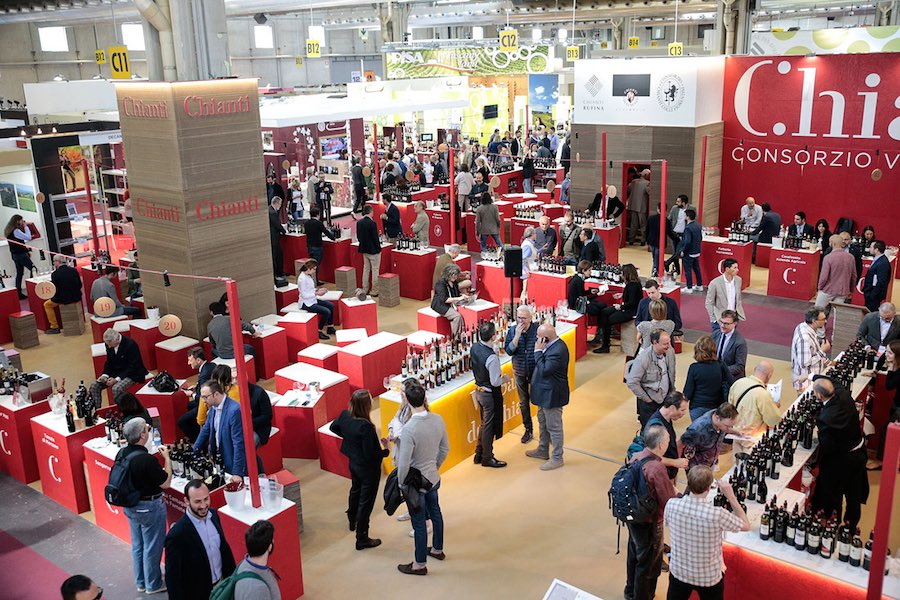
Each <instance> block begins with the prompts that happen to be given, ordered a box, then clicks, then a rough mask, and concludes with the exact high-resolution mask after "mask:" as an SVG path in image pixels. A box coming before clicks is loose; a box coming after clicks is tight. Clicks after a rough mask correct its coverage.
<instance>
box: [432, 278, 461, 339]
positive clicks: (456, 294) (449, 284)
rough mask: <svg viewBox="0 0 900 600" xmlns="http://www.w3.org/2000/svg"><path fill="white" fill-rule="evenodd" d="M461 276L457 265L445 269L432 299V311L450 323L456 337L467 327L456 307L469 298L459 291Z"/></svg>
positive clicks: (435, 286)
mask: <svg viewBox="0 0 900 600" xmlns="http://www.w3.org/2000/svg"><path fill="white" fill-rule="evenodd" d="M459 274H460V270H459V267H457V266H456V265H448V266H446V267H444V272H443V273H442V274H441V278H440V279H439V280H438V282H437V283H435V284H434V295H433V296H432V297H431V310H433V311H434V312H436V313H438V314H439V315H441V316H442V317H444V318H446V319H447V320H448V321H450V330H451V332H452V333H453V335H454V336H457V335H459V334H460V333H462V330H463V327H464V325H465V323H464V321H463V318H462V315H461V314H459V311H458V310H456V305H457V304H458V303H459V302H461V301H463V300H465V299H466V298H468V297H469V296H468V294H465V293H463V292H461V291H460V289H459V284H458V281H459Z"/></svg>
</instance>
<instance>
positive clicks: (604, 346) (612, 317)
mask: <svg viewBox="0 0 900 600" xmlns="http://www.w3.org/2000/svg"><path fill="white" fill-rule="evenodd" d="M622 279H623V280H624V281H625V289H624V291H623V292H622V293H621V294H615V296H613V297H614V298H616V299H620V298H621V300H622V303H621V304H613V305H612V306H607V307H606V308H604V309H603V310H602V311H601V313H600V327H601V328H602V330H603V334H602V335H603V337H602V338H601V340H602V342H601V344H600V347H599V348H596V349H595V350H594V354H607V353H608V352H609V338H610V336H611V335H612V326H613V325H615V324H617V323H626V322H628V321H631V320H632V319H634V316H635V314H637V307H638V303H640V301H641V297H642V296H643V295H644V294H643V292H642V291H641V279H640V277H638V273H637V269H636V268H635V267H634V265H633V264H631V263H628V264H627V265H624V266H623V267H622Z"/></svg>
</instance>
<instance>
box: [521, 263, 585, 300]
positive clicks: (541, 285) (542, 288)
mask: <svg viewBox="0 0 900 600" xmlns="http://www.w3.org/2000/svg"><path fill="white" fill-rule="evenodd" d="M574 275H575V267H566V272H565V273H550V272H545V271H532V272H531V274H530V275H529V276H528V280H529V281H528V297H529V298H531V299H532V300H534V304H535V305H536V306H539V307H551V308H554V307H556V306H557V303H558V302H559V301H560V300H566V299H567V298H568V293H569V282H570V281H572V277H574ZM572 308H573V309H574V308H575V307H574V306H573V307H572Z"/></svg>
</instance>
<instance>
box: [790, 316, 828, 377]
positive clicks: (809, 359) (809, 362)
mask: <svg viewBox="0 0 900 600" xmlns="http://www.w3.org/2000/svg"><path fill="white" fill-rule="evenodd" d="M825 321H826V317H825V310H824V309H823V308H821V307H819V306H814V307H812V308H811V309H809V310H808V311H806V313H805V317H804V320H803V323H800V324H799V325H797V327H796V329H794V337H793V338H792V339H791V383H792V384H793V385H794V389H796V390H797V391H798V392H802V391H804V390H806V388H807V387H809V384H810V381H811V380H812V376H813V375H816V374H819V373H822V372H823V371H825V367H827V366H828V361H829V359H828V353H829V352H830V351H831V343H830V342H829V341H828V340H822V341H821V342H820V341H819V335H818V332H819V330H820V329H822V328H823V327H825Z"/></svg>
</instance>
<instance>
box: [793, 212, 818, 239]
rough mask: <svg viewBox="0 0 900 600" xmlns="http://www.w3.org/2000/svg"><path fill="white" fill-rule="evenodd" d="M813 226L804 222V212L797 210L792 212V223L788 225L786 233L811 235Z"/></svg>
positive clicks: (801, 235) (803, 235)
mask: <svg viewBox="0 0 900 600" xmlns="http://www.w3.org/2000/svg"><path fill="white" fill-rule="evenodd" d="M812 234H813V226H812V225H810V224H809V223H807V222H806V213H805V212H803V211H802V210H801V211H797V212H796V213H794V223H793V225H791V226H790V227H788V235H791V236H795V237H802V238H807V237H812Z"/></svg>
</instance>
